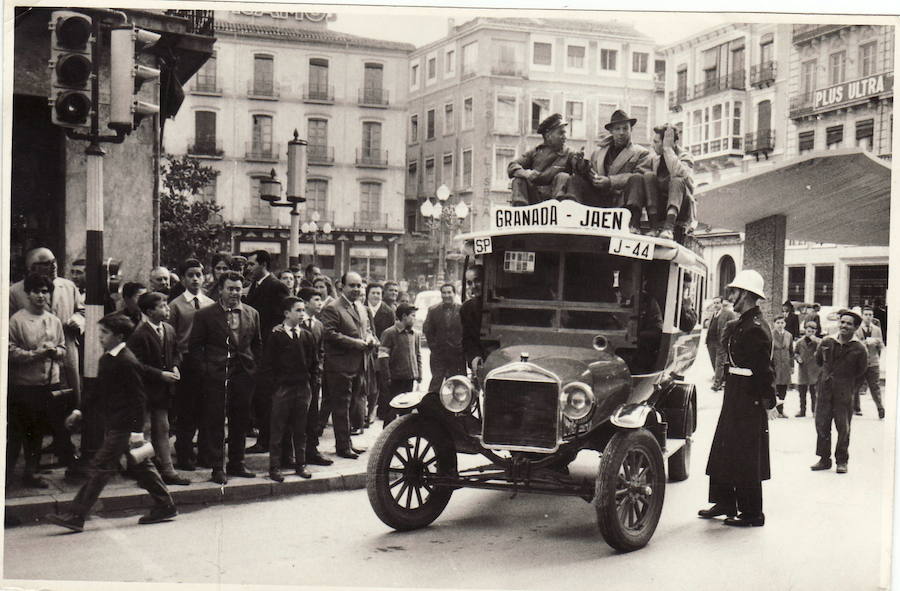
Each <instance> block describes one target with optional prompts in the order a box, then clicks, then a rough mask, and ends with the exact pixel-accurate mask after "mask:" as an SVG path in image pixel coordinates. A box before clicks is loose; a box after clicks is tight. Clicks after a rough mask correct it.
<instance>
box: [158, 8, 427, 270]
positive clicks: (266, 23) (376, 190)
mask: <svg viewBox="0 0 900 591" xmlns="http://www.w3.org/2000/svg"><path fill="white" fill-rule="evenodd" d="M335 18H336V16H335V15H328V14H325V13H305V12H303V13H288V12H263V11H233V12H232V11H217V12H216V36H217V38H218V42H217V43H216V53H215V56H214V58H213V59H211V60H209V62H208V63H207V64H206V66H205V67H204V68H203V69H202V70H201V71H200V72H198V74H197V75H196V76H195V77H194V79H193V81H192V83H191V85H190V86H189V88H188V89H186V90H188V92H187V97H186V98H185V102H184V105H183V107H182V109H181V112H180V113H179V115H178V118H177V119H176V120H175V121H174V123H169V124H168V125H167V126H166V134H165V149H166V151H168V152H170V153H175V154H188V155H190V156H193V157H196V158H199V159H202V160H203V161H204V164H206V165H209V166H211V167H213V168H215V169H216V170H217V171H219V175H218V178H217V180H216V182H215V183H214V184H212V185H210V186H209V187H208V188H207V191H206V196H205V197H206V198H208V199H210V200H214V201H216V202H217V203H220V204H221V205H223V206H224V212H223V213H224V217H225V219H226V222H227V223H228V226H229V229H230V233H231V241H232V251H233V252H236V253H245V254H246V253H248V252H252V251H253V250H256V249H260V248H262V249H266V250H268V251H270V252H271V253H273V254H274V255H276V259H277V261H278V263H277V264H278V265H279V266H286V265H287V241H288V232H289V230H288V228H289V224H290V222H289V212H288V210H287V209H286V208H274V207H271V206H270V205H269V204H268V203H267V202H265V201H262V200H261V199H260V198H259V181H260V179H261V178H264V177H266V176H268V175H269V174H270V171H271V170H273V169H274V170H275V172H276V175H277V177H278V178H279V179H280V180H281V181H282V183H284V185H285V186H286V182H285V181H286V174H287V158H286V156H287V142H288V141H290V140H291V139H292V138H293V132H294V130H295V129H296V130H297V131H298V134H299V137H300V138H301V139H305V140H306V141H307V142H308V160H309V166H308V172H307V175H308V176H307V182H306V193H305V197H306V199H307V201H306V203H305V204H303V205H302V206H301V214H302V217H301V222H308V221H311V220H312V219H313V218H314V217H317V218H318V225H319V227H320V228H321V227H323V226H324V225H325V222H330V223H331V225H332V226H333V231H332V232H331V233H330V234H327V235H326V234H322V233H321V232H320V233H319V234H317V235H315V236H313V235H312V234H310V233H307V234H302V235H301V237H300V242H301V243H300V254H301V263H302V264H307V263H310V262H313V261H314V260H315V262H316V263H317V264H318V265H319V266H321V267H322V269H323V270H324V271H326V272H327V273H331V274H335V275H340V274H341V273H343V272H345V271H347V270H349V269H353V270H357V271H359V272H361V273H362V275H363V276H364V277H368V278H370V279H372V280H384V279H387V278H396V277H399V276H402V275H403V271H402V264H403V262H402V252H401V248H400V246H399V245H400V243H401V242H402V237H403V207H404V203H403V195H404V192H403V191H404V189H403V183H404V180H405V170H406V165H405V145H406V140H405V136H404V130H405V125H406V114H405V113H406V111H405V108H406V97H407V90H408V84H407V57H408V55H409V53H410V52H411V51H412V49H413V47H412V46H411V45H409V44H404V43H396V42H391V41H381V40H376V39H366V38H361V37H356V36H352V35H347V34H343V33H337V32H334V31H331V30H329V28H328V23H329V22H330V21H333V20H334V19H335Z"/></svg>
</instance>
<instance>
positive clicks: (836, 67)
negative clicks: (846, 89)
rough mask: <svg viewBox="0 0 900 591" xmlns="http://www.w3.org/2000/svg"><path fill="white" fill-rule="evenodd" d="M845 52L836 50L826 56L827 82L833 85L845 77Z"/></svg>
mask: <svg viewBox="0 0 900 591" xmlns="http://www.w3.org/2000/svg"><path fill="white" fill-rule="evenodd" d="M846 73H847V52H846V51H836V52H834V53H832V54H831V55H829V56H828V83H829V84H831V85H832V86H834V85H835V84H840V83H841V82H843V81H844V80H845V79H846Z"/></svg>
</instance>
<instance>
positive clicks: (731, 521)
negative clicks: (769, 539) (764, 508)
mask: <svg viewBox="0 0 900 591" xmlns="http://www.w3.org/2000/svg"><path fill="white" fill-rule="evenodd" d="M724 523H725V525H730V526H733V527H762V526H764V525H765V524H766V516H765V515H764V514H762V513H760V514H759V515H747V514H746V513H741V514H740V515H738V516H737V517H728V518H726V519H725V521H724Z"/></svg>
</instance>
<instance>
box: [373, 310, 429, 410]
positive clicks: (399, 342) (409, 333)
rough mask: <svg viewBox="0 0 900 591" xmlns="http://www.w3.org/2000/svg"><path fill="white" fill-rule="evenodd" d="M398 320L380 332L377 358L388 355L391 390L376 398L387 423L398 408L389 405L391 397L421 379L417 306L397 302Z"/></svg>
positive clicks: (387, 365)
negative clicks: (416, 323) (416, 324)
mask: <svg viewBox="0 0 900 591" xmlns="http://www.w3.org/2000/svg"><path fill="white" fill-rule="evenodd" d="M395 313H396V316H397V321H396V322H395V323H394V326H391V327H389V328H386V329H385V330H384V332H383V333H382V335H381V344H380V345H379V347H378V357H379V358H380V359H383V358H387V359H388V362H387V364H386V368H385V369H386V371H387V376H386V378H387V382H388V384H390V389H389V391H388V392H385V393H384V394H385V395H382V396H381V397H380V399H379V401H378V404H379V406H380V407H381V408H380V412H379V414H380V415H381V416H382V417H384V425H385V426H387V425H388V423H390V422H391V421H392V420H394V419H395V418H396V417H397V411H396V410H394V409H393V408H392V407H391V406H390V402H391V399H392V398H393V397H394V396H396V395H398V394H403V393H404V392H409V391H411V390H412V389H413V382H420V381H421V380H422V353H421V351H420V350H419V335H418V334H416V331H415V330H414V329H413V323H415V320H416V308H415V307H414V306H410V305H409V304H400V305H398V306H397V309H396V310H395Z"/></svg>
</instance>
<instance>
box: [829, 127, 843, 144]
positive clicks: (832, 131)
mask: <svg viewBox="0 0 900 591" xmlns="http://www.w3.org/2000/svg"><path fill="white" fill-rule="evenodd" d="M843 141H844V126H843V125H834V126H832V127H826V128H825V145H826V146H827V147H828V149H829V150H836V149H838V148H840V147H841V143H842V142H843Z"/></svg>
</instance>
